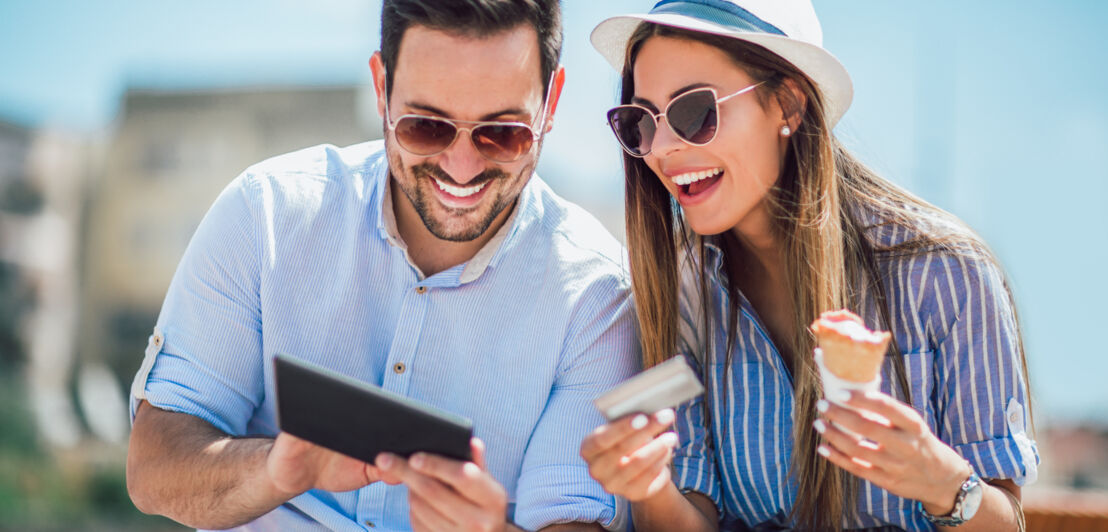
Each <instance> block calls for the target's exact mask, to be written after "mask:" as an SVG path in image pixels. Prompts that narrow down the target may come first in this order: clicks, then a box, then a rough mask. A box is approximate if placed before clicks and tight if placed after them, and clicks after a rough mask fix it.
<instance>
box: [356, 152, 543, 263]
mask: <svg viewBox="0 0 1108 532" xmlns="http://www.w3.org/2000/svg"><path fill="white" fill-rule="evenodd" d="M383 174H384V175H381V174H380V173H379V174H378V183H377V192H378V194H377V197H379V198H381V201H380V211H379V212H378V216H377V228H378V230H379V233H380V235H381V237H382V238H384V239H385V240H387V241H388V243H389V244H390V245H392V246H394V247H396V248H398V249H400V250H402V251H404V258H405V259H407V260H408V264H410V265H411V266H412V268H415V270H416V271H419V267H417V266H416V265H415V263H414V262H413V261H412V257H411V256H410V255H408V245H407V244H406V243H405V242H404V239H402V238H400V231H399V230H398V229H397V225H396V211H395V210H394V209H393V199H392V187H390V186H389V180H390V179H391V177H390V174H389V171H388V164H387V162H386V164H384V172H383ZM535 177H536V176H532V179H534V178H535ZM530 185H531V184H530V183H528V184H527V186H525V187H524V190H523V191H521V192H520V194H519V198H518V199H517V200H516V202H515V205H514V206H513V207H512V212H511V214H510V215H508V219H507V220H504V224H503V225H501V226H500V229H498V230H497V231H496V234H495V235H493V237H492V239H490V240H489V241H488V242H486V243H485V245H484V246H482V247H481V249H480V250H478V251H477V254H476V255H474V256H473V258H471V259H469V261H467V262H466V263H465V268H464V269H463V270H462V274H461V276H460V277H459V279H458V281H459V282H460V283H461V284H465V283H468V282H470V281H475V280H477V279H478V278H480V277H481V274H483V273H485V270H486V269H488V267H489V265H490V264H492V263H493V259H494V258H495V257H496V256H497V253H496V252H497V251H498V250H499V249H500V248H501V246H502V245H503V244H504V241H505V240H506V239H507V238H508V236H509V235H511V234H512V233H513V232H514V230H515V226H516V219H517V218H519V212H520V210H522V207H521V204H522V203H523V202H524V201H525V197H526V196H527V195H528V194H527V193H528V190H529V189H530ZM420 275H421V276H422V275H423V274H422V272H420Z"/></svg>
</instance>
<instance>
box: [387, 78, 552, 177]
mask: <svg viewBox="0 0 1108 532" xmlns="http://www.w3.org/2000/svg"><path fill="white" fill-rule="evenodd" d="M553 81H554V73H551V75H550V82H548V83H547V85H546V95H545V96H544V97H543V99H542V112H541V113H540V115H539V120H538V122H537V123H538V126H536V125H535V124H524V123H523V122H496V121H475V120H454V119H452V118H442V117H438V116H426V115H416V114H406V115H402V116H400V117H398V118H397V119H396V120H393V119H392V115H391V114H390V113H389V103H388V98H386V99H385V117H386V120H387V122H388V124H387V125H388V128H389V130H390V131H392V132H393V134H394V135H396V141H397V142H398V143H399V144H400V147H401V148H404V149H405V150H407V151H408V152H410V153H412V154H414V155H419V156H421V157H431V156H433V155H438V154H440V153H442V152H444V151H446V149H447V148H449V147H450V146H451V145H453V144H454V141H455V140H457V138H458V134H459V133H460V132H462V131H467V132H469V139H470V140H471V141H472V142H473V147H474V148H475V149H476V150H477V153H480V154H481V156H482V157H484V158H486V159H488V160H490V161H494V162H498V163H511V162H515V161H518V160H519V159H520V158H521V157H523V155H524V154H526V153H527V152H528V151H530V150H531V146H533V145H534V143H535V141H537V140H539V138H540V137H542V129H543V124H545V123H546V104H547V100H548V99H549V98H550V86H551V85H552V84H553ZM536 128H537V129H538V130H539V132H538V133H536V132H535V129H536Z"/></svg>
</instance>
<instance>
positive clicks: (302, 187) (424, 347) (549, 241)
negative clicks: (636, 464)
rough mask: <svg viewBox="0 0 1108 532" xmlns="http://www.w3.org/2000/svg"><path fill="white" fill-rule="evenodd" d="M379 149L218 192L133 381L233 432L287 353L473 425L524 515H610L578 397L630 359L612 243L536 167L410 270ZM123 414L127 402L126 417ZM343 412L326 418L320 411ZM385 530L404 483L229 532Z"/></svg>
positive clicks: (589, 417) (245, 180) (338, 153)
mask: <svg viewBox="0 0 1108 532" xmlns="http://www.w3.org/2000/svg"><path fill="white" fill-rule="evenodd" d="M388 175H389V173H388V164H387V158H386V157H385V154H384V149H383V144H382V143H381V142H380V141H378V142H370V143H365V144H360V145H356V146H351V147H348V148H341V149H340V148H335V147H333V146H320V147H315V148H308V149H305V150H302V151H299V152H296V153H292V154H288V155H285V156H281V157H277V158H274V159H271V160H269V161H266V162H263V163H261V164H259V165H256V166H254V167H251V168H250V169H248V170H247V171H246V172H244V173H243V174H242V175H241V176H239V177H238V178H237V179H235V180H234V181H233V182H232V183H231V184H230V185H229V186H228V187H227V188H226V189H225V190H224V191H223V193H222V194H221V195H220V196H219V198H218V199H217V200H216V202H215V204H214V206H213V207H212V208H211V210H210V211H209V212H208V214H207V215H206V216H205V218H204V221H203V222H202V223H201V225H200V227H199V228H198V229H197V232H196V234H195V236H194V237H193V240H192V242H191V243H190V244H189V247H188V249H187V251H186V252H185V255H184V257H183V259H182V260H181V264H180V266H179V267H178V270H177V273H176V275H175V276H174V278H173V281H172V283H171V285H170V288H169V293H168V295H167V296H166V300H165V303H164V306H163V307H162V311H161V315H160V316H159V318H158V323H157V328H156V329H155V332H154V335H152V336H151V340H150V344H149V345H148V347H147V350H146V357H145V360H144V362H143V364H142V367H141V369H140V370H139V372H138V375H136V377H135V383H134V386H133V387H132V413H133V411H134V408H135V406H137V404H138V400H139V399H145V400H147V401H149V402H150V403H151V404H152V405H154V406H157V407H159V408H162V409H165V410H169V411H175V412H184V413H187V414H191V415H194V416H197V417H200V418H201V419H204V420H205V421H207V422H209V423H211V424H212V425H214V426H215V427H216V428H218V429H219V430H222V431H224V432H226V433H228V434H231V435H236V436H238V435H268V436H273V435H276V434H277V433H278V432H279V429H278V426H277V421H276V418H275V405H274V393H273V376H272V371H273V368H272V357H273V356H274V355H275V354H277V353H286V354H288V355H292V356H295V357H298V358H301V359H304V360H307V361H310V362H313V363H316V364H319V365H322V366H325V367H327V368H330V369H332V370H335V371H338V372H340V373H343V374H345V375H349V376H352V377H354V378H356V379H359V380H362V381H365V382H368V383H371V384H374V385H377V386H380V387H382V388H384V389H386V390H388V391H391V392H394V393H398V394H401V395H404V396H407V397H410V398H413V399H417V400H420V401H425V402H427V403H430V404H431V405H434V406H436V407H439V408H442V409H445V410H448V411H451V412H454V413H456V414H460V415H462V416H466V417H468V418H470V419H472V420H473V422H474V427H475V433H476V436H478V437H480V438H481V439H482V440H484V442H485V444H486V447H487V449H488V451H487V453H488V460H487V461H488V468H489V471H490V472H491V473H492V475H493V476H494V477H496V479H497V480H498V481H500V482H501V483H502V484H503V486H504V488H505V489H506V490H507V493H508V497H509V515H508V516H507V517H508V518H509V519H512V520H513V521H514V522H516V523H517V524H519V525H520V526H523V527H525V528H530V529H534V528H539V527H542V526H544V525H547V524H551V523H555V522H564V521H598V522H600V523H602V524H606V523H608V522H609V521H610V520H611V519H612V518H613V517H614V508H615V501H614V500H613V498H612V497H611V496H610V495H608V494H606V493H605V492H604V491H603V490H602V489H601V487H600V486H599V485H598V484H596V483H595V482H594V481H593V480H592V479H591V478H590V477H589V474H588V470H587V466H586V464H585V463H584V461H583V460H582V459H581V458H580V456H579V454H578V449H579V445H580V442H581V440H582V439H583V438H584V437H585V435H586V434H588V432H589V431H591V430H592V429H593V428H595V427H596V426H598V425H600V424H601V423H603V419H602V418H601V416H600V414H599V413H598V412H597V411H596V409H595V408H594V407H593V405H592V400H593V399H594V398H595V397H596V396H597V395H599V394H600V393H602V392H604V391H606V390H608V389H609V388H611V387H612V386H614V385H615V384H616V383H618V382H619V381H621V380H623V379H624V378H626V377H628V376H629V375H631V374H632V373H633V372H634V371H635V369H636V366H637V362H636V361H637V357H638V353H637V347H636V345H637V344H636V342H637V340H636V338H635V336H634V313H633V310H632V305H631V301H630V292H629V280H628V277H627V274H626V267H625V266H626V260H625V254H624V251H623V248H622V247H621V246H620V244H619V243H618V242H617V241H616V240H615V239H614V238H613V237H612V236H611V235H610V234H609V233H608V231H606V230H605V229H604V228H603V227H602V226H601V224H600V223H599V222H597V221H596V220H595V219H594V218H593V217H592V216H590V215H589V214H587V213H586V212H584V211H583V210H582V209H580V208H579V207H576V206H574V205H572V204H570V203H568V202H566V201H565V200H562V199H561V198H559V197H558V196H556V195H555V194H554V193H553V192H552V191H551V190H550V188H549V187H547V185H546V184H545V183H543V182H542V181H541V180H540V179H539V178H538V176H533V177H532V178H531V180H530V182H529V183H528V184H527V185H526V187H525V188H524V189H523V192H522V193H521V194H520V197H519V201H518V203H517V205H516V208H515V210H514V212H513V213H512V215H511V218H510V219H509V220H508V221H507V222H506V223H505V224H504V225H503V226H502V227H501V229H500V230H499V231H498V232H497V234H496V236H495V237H494V238H493V240H491V241H490V242H489V243H488V245H486V246H485V247H484V248H483V249H482V250H481V251H480V252H479V253H478V254H477V255H476V256H475V257H474V258H473V259H472V260H470V261H468V262H467V263H465V264H461V265H458V266H455V267H453V268H450V269H448V270H445V271H442V272H440V273H437V274H435V275H432V276H430V277H427V278H424V277H423V276H422V274H421V273H420V272H419V270H418V269H417V268H416V267H415V266H413V265H412V263H411V262H410V261H409V259H408V255H407V252H406V249H405V247H404V244H403V242H402V241H401V240H400V239H399V237H398V236H397V234H396V230H395V220H394V218H393V215H392V209H391V197H390V194H389V193H388V190H389V186H388V181H389V178H388ZM132 415H133V414H132ZM320 415H333V416H335V418H336V419H337V420H341V419H342V412H330V413H327V412H321V413H320ZM326 528H330V529H334V530H374V531H376V530H398V529H399V530H402V529H408V528H410V524H409V516H408V501H407V491H406V488H405V487H403V486H387V485H385V484H383V483H375V484H372V485H370V486H367V487H365V488H362V489H360V490H356V491H352V492H345V493H330V492H323V491H311V492H308V493H305V494H303V495H301V496H299V497H297V498H295V499H293V500H292V501H290V502H289V503H287V504H285V505H283V506H281V507H278V508H277V509H276V510H274V511H273V512H271V513H269V514H267V515H265V516H262V517H261V518H259V519H258V520H256V521H254V522H253V523H250V524H247V525H246V526H244V527H242V530H262V529H265V530H276V529H279V530H316V529H326Z"/></svg>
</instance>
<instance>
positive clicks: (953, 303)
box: [932, 255, 1039, 485]
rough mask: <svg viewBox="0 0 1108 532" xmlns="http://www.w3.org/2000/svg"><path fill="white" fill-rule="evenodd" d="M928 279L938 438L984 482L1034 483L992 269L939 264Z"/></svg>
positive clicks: (1025, 416)
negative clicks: (934, 342)
mask: <svg viewBox="0 0 1108 532" xmlns="http://www.w3.org/2000/svg"><path fill="white" fill-rule="evenodd" d="M938 266H939V267H938V269H937V271H936V274H935V275H934V276H933V277H932V282H933V286H932V288H933V289H934V292H933V293H934V294H935V297H936V305H935V307H936V312H935V313H934V314H933V321H932V327H933V330H934V331H935V332H936V336H938V337H939V340H938V342H937V349H936V357H937V358H936V363H937V364H939V367H938V368H937V369H938V372H937V375H936V376H937V378H938V386H937V390H936V391H937V397H936V400H937V401H938V408H937V412H936V413H937V422H938V425H939V426H938V427H937V429H938V430H937V432H938V435H939V437H940V438H941V439H942V440H943V441H945V442H947V443H948V444H950V445H951V446H952V447H953V448H954V449H955V450H956V451H957V452H958V453H959V454H961V455H962V457H964V458H965V459H966V460H968V461H969V462H970V464H972V465H973V467H974V469H976V471H977V473H978V474H979V475H981V477H983V478H987V479H1011V480H1013V481H1015V482H1016V483H1017V484H1019V485H1025V484H1027V483H1030V482H1034V481H1035V479H1036V477H1037V469H1038V463H1039V455H1038V450H1037V448H1036V446H1035V442H1034V441H1033V440H1032V439H1031V437H1030V436H1029V432H1028V426H1029V418H1030V410H1029V401H1028V391H1027V380H1026V375H1024V365H1023V359H1022V355H1021V352H1020V343H1019V342H1020V339H1019V330H1018V328H1017V325H1016V319H1015V311H1014V309H1013V306H1012V305H1013V303H1012V301H1011V298H1010V297H1009V295H1008V291H1007V290H1006V289H1005V284H1004V278H1003V276H1002V273H1001V272H1000V270H999V269H998V268H997V267H996V266H995V265H994V264H993V263H992V262H990V261H986V260H983V259H975V258H970V257H967V256H964V255H953V256H948V257H944V259H943V260H941V261H940V262H939V264H938Z"/></svg>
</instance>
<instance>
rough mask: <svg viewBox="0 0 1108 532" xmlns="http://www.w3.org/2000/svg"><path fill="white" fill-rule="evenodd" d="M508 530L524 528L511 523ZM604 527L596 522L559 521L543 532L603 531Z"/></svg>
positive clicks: (517, 531) (543, 529)
mask: <svg viewBox="0 0 1108 532" xmlns="http://www.w3.org/2000/svg"><path fill="white" fill-rule="evenodd" d="M507 530H508V532H523V529H522V528H520V527H518V526H516V525H514V524H509V525H508V528H507ZM603 530H604V527H602V526H600V525H598V524H596V523H559V524H556V525H550V526H547V527H543V528H542V532H588V531H592V532H603Z"/></svg>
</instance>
